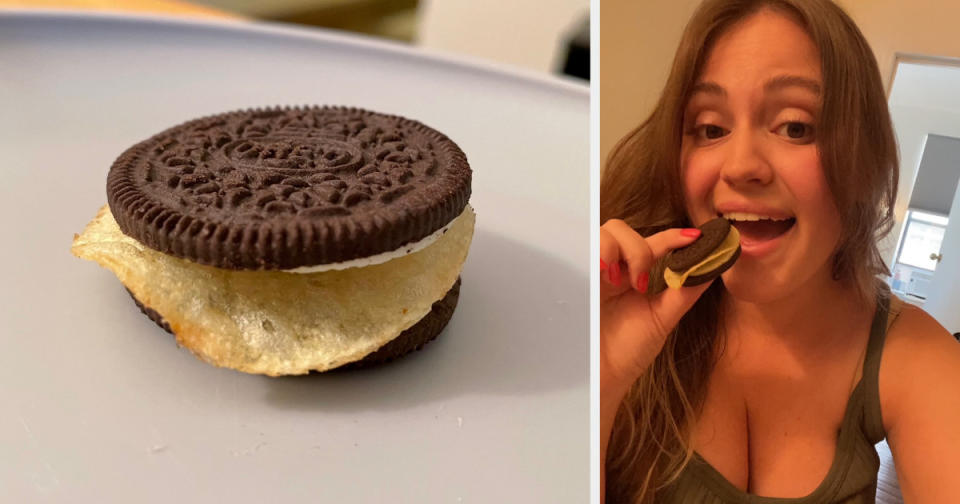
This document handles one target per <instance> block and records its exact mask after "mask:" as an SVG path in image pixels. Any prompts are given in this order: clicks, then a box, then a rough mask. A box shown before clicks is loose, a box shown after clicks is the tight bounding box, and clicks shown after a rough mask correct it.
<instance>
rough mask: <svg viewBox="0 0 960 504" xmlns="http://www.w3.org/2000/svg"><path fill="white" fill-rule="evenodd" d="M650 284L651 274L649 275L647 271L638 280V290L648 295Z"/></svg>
mask: <svg viewBox="0 0 960 504" xmlns="http://www.w3.org/2000/svg"><path fill="white" fill-rule="evenodd" d="M649 283H650V273H647V272H646V271H644V272H643V273H640V276H639V277H638V278H637V290H638V291H640V293H641V294H646V293H647V285H649Z"/></svg>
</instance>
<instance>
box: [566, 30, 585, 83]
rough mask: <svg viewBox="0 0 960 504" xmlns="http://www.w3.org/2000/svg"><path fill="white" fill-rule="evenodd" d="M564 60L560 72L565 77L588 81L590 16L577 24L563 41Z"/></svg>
mask: <svg viewBox="0 0 960 504" xmlns="http://www.w3.org/2000/svg"><path fill="white" fill-rule="evenodd" d="M564 45H565V46H566V49H567V50H566V54H567V56H566V58H565V59H564V61H563V66H562V68H563V69H562V72H563V73H564V74H566V75H570V76H573V77H579V78H581V79H585V80H588V81H589V80H590V14H587V15H586V16H584V18H583V19H582V20H581V21H580V23H578V24H577V28H576V29H575V30H573V31H572V32H570V34H569V36H568V38H567V39H566V40H565V43H564Z"/></svg>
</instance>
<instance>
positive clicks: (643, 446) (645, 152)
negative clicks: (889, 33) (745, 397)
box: [600, 0, 899, 503]
mask: <svg viewBox="0 0 960 504" xmlns="http://www.w3.org/2000/svg"><path fill="white" fill-rule="evenodd" d="M762 9H772V10H774V11H776V12H778V13H782V14H784V15H786V16H788V17H790V18H791V19H793V20H794V21H795V22H797V23H798V24H799V25H800V26H802V27H803V28H804V29H805V30H806V32H807V34H808V35H809V36H810V38H811V39H812V40H813V42H814V44H815V45H816V46H817V48H818V49H819V51H820V65H821V72H822V77H823V93H822V96H821V104H820V106H821V113H820V115H819V119H818V121H817V131H818V133H817V147H818V150H819V154H820V162H821V166H822V167H823V170H824V174H825V177H826V180H827V183H828V185H829V187H830V190H831V192H832V196H833V198H834V201H835V202H836V205H837V208H838V210H839V212H840V219H841V223H842V224H841V225H842V231H841V241H840V243H839V244H838V246H837V248H836V250H835V251H834V254H833V277H834V279H835V280H837V281H841V282H846V283H848V285H851V286H853V288H854V290H855V292H857V293H858V294H859V295H860V296H861V298H863V299H868V298H870V297H871V296H873V295H875V294H876V292H877V289H879V288H880V286H881V284H880V282H879V281H878V279H877V277H878V275H881V274H889V271H888V270H887V267H886V265H885V264H884V262H883V258H882V256H881V255H880V252H879V250H878V247H877V240H878V239H879V238H881V237H883V236H885V235H886V234H887V233H888V232H889V231H890V228H891V226H892V223H893V204H894V200H895V198H896V193H897V178H898V165H899V162H898V159H897V146H896V141H895V140H894V136H893V128H892V125H891V121H890V114H889V111H888V109H887V103H886V97H885V94H884V90H883V85H882V83H881V77H880V72H879V70H878V68H877V63H876V59H875V58H874V55H873V53H872V51H871V50H870V47H869V45H868V44H867V42H866V40H865V39H864V37H863V34H862V33H860V30H859V29H858V28H857V26H856V25H855V24H854V23H853V21H852V20H851V19H850V17H849V16H848V15H847V14H846V13H845V12H844V11H843V10H842V9H841V8H840V7H838V6H837V5H835V4H833V3H832V2H831V1H830V0H706V1H704V2H703V3H702V4H701V5H700V6H699V8H698V9H697V11H696V12H695V13H694V14H693V17H692V18H691V19H690V21H689V23H688V24H687V26H686V28H685V30H684V33H683V36H682V38H681V41H680V45H679V47H678V48H677V52H676V55H675V57H674V61H673V66H672V68H671V71H670V75H669V77H668V79H667V82H666V85H665V86H664V88H663V92H662V93H661V96H660V99H659V101H658V102H657V104H656V106H655V108H654V110H653V112H652V113H651V114H650V116H649V118H647V120H646V121H644V122H643V123H642V124H640V125H639V126H638V127H637V128H635V129H634V130H633V131H631V132H630V133H629V134H628V135H627V136H625V137H624V138H623V139H621V140H620V142H619V143H618V144H617V146H616V147H615V148H614V150H613V152H612V153H611V155H610V157H609V158H608V160H607V165H606V169H605V170H604V173H603V176H602V180H601V183H600V218H601V222H603V221H606V220H607V219H612V218H620V219H624V220H625V221H627V223H629V224H630V225H631V226H633V227H634V228H636V229H637V230H638V231H639V232H640V233H641V234H642V235H644V236H649V235H650V234H653V233H655V232H657V231H660V230H662V229H666V228H670V227H687V226H690V225H691V222H690V219H689V217H688V216H687V214H686V211H685V209H684V208H685V206H684V200H683V191H682V186H681V181H680V144H681V140H682V124H683V111H684V108H685V106H686V103H687V100H688V99H689V97H690V91H691V89H692V87H693V85H694V84H695V83H696V79H697V77H698V75H699V73H700V71H701V69H702V66H703V64H704V63H705V60H706V57H707V55H708V53H709V51H710V49H711V47H712V45H713V44H714V42H715V41H716V40H717V38H718V37H720V36H721V35H722V34H723V33H724V32H725V31H726V30H728V29H729V28H730V27H732V26H733V25H734V24H736V23H737V22H739V21H741V20H743V19H745V18H747V17H749V16H750V15H752V14H755V13H757V12H758V11H760V10H762ZM662 270H663V265H662V264H658V265H657V266H656V267H655V268H654V271H653V272H652V273H651V275H650V277H651V279H652V280H651V281H652V282H656V283H655V284H652V285H651V289H650V290H651V294H652V295H655V294H656V293H657V292H659V291H660V290H662V289H663V287H664V286H663V284H662V280H661V279H662ZM723 295H724V287H723V285H722V283H721V282H715V283H714V284H713V285H712V286H711V287H710V288H709V289H708V290H707V291H706V292H705V293H704V294H703V296H701V298H700V299H699V300H698V301H697V303H696V304H695V305H694V306H693V308H691V309H690V311H688V312H687V313H686V315H684V317H683V318H682V319H681V321H680V323H679V324H678V325H677V327H676V328H675V329H674V330H673V333H672V334H671V336H670V337H669V338H668V339H667V343H666V344H665V345H664V348H663V350H662V351H661V353H660V355H659V356H658V357H657V359H656V360H655V361H654V363H653V365H652V366H651V367H650V369H649V370H648V371H647V372H646V373H645V374H644V375H643V376H641V377H640V379H638V380H637V382H636V383H635V384H634V386H633V387H632V389H631V390H630V392H629V393H628V394H627V397H626V398H625V399H624V401H623V403H622V404H621V406H620V410H619V411H618V413H617V417H616V420H615V423H614V428H613V433H612V435H611V438H610V444H609V448H608V451H607V459H606V485H607V488H606V494H607V500H608V502H618V503H619V502H627V503H648V502H653V500H654V499H655V497H656V495H657V492H658V491H659V490H661V489H662V488H663V487H664V486H665V485H667V484H669V483H670V482H671V481H672V480H674V479H675V478H676V477H677V476H678V475H679V474H680V472H681V471H682V470H683V468H684V467H685V466H686V464H687V463H688V462H689V461H690V459H691V457H692V454H693V443H692V438H693V432H694V423H695V421H696V414H697V413H698V412H699V411H700V408H701V407H702V405H703V401H704V398H705V395H706V385H707V380H708V379H709V376H710V373H711V371H712V370H713V366H714V364H715V359H716V356H717V355H718V354H719V352H720V351H722V350H721V349H720V346H719V345H722V343H723V338H722V334H720V330H721V328H722V327H723V321H722V320H721V319H720V317H721V310H720V303H721V300H722V296H723Z"/></svg>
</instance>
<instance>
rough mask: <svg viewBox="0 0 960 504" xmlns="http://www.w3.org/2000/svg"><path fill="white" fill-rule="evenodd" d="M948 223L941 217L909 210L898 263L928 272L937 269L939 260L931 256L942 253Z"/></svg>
mask: <svg viewBox="0 0 960 504" xmlns="http://www.w3.org/2000/svg"><path fill="white" fill-rule="evenodd" d="M947 222H948V219H947V218H946V217H943V216H940V215H936V214H932V213H927V212H920V211H918V210H908V211H907V223H906V225H905V227H904V229H905V231H904V233H903V241H902V242H901V243H900V251H899V253H898V254H897V262H898V263H900V264H906V265H908V266H913V267H915V268H922V269H925V270H927V271H933V270H934V269H936V267H937V260H936V259H931V258H930V255H931V254H933V255H936V254H939V253H940V244H941V243H942V242H943V235H944V233H945V232H946V230H947Z"/></svg>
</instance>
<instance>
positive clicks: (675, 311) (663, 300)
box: [600, 219, 712, 500]
mask: <svg viewBox="0 0 960 504" xmlns="http://www.w3.org/2000/svg"><path fill="white" fill-rule="evenodd" d="M699 236H700V230H699V229H668V230H666V231H662V232H660V233H657V234H655V235H652V236H650V237H649V238H646V239H645V238H644V237H642V236H640V235H639V234H637V232H636V231H634V230H633V229H631V228H630V226H628V225H627V223H625V222H623V221H622V220H619V219H611V220H609V221H607V222H605V223H604V224H603V226H600V261H601V262H600V269H601V272H600V273H601V274H600V278H601V279H600V488H601V494H600V495H601V500H602V499H603V497H602V496H603V495H604V490H605V484H606V458H607V444H608V443H609V442H610V433H611V432H612V431H613V421H614V419H615V418H616V415H617V409H618V408H619V407H620V402H621V401H622V400H623V396H624V395H625V394H626V393H627V390H629V388H630V386H632V385H633V382H634V381H636V379H637V378H639V377H640V375H641V374H643V372H644V371H646V370H647V368H648V367H650V364H651V363H653V360H654V359H655V358H656V357H657V354H659V353H660V350H661V349H662V348H663V343H664V342H665V341H666V340H667V335H668V334H670V331H672V330H673V327H674V326H676V325H677V322H679V321H680V317H682V316H683V314H684V313H686V312H687V310H689V309H690V307H691V306H693V303H695V302H696V301H697V298H699V297H700V295H701V294H703V292H704V291H706V290H707V287H709V286H710V284H711V283H712V282H706V283H703V284H701V285H697V286H694V287H683V288H680V289H666V290H665V291H663V292H661V293H660V294H657V295H656V296H653V297H650V296H647V285H648V284H649V282H650V274H649V271H650V268H651V267H653V264H654V262H656V260H657V259H659V258H661V257H663V256H664V255H666V254H667V252H669V251H671V250H673V249H675V248H680V247H685V246H687V245H690V244H691V243H693V242H694V241H695V240H696V239H697V237H699Z"/></svg>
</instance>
